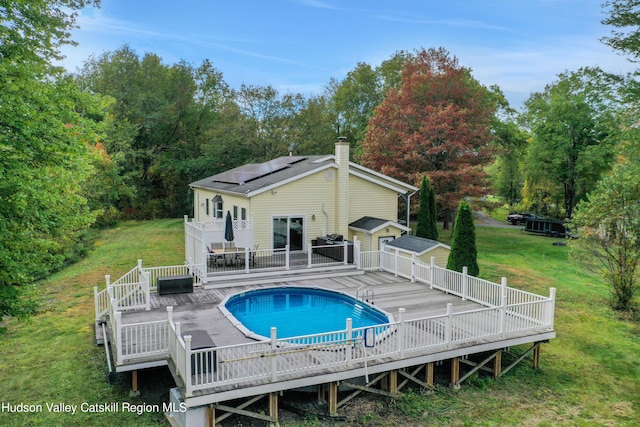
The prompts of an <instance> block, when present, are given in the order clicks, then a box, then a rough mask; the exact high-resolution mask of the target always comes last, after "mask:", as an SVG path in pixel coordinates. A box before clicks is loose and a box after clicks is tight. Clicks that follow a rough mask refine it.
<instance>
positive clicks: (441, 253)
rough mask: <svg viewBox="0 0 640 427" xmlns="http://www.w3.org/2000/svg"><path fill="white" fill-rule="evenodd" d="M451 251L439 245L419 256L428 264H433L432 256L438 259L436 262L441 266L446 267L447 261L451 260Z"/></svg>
mask: <svg viewBox="0 0 640 427" xmlns="http://www.w3.org/2000/svg"><path fill="white" fill-rule="evenodd" d="M449 252H450V250H449V249H447V248H443V247H442V246H438V247H437V248H434V249H432V250H430V251H427V252H425V253H424V254H422V255H420V256H419V257H418V258H419V259H420V260H421V261H422V262H425V263H427V264H431V257H434V258H435V259H436V264H437V265H438V266H439V267H446V266H447V261H448V260H449Z"/></svg>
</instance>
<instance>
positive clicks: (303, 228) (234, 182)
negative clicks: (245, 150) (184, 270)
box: [187, 139, 418, 254]
mask: <svg viewBox="0 0 640 427" xmlns="http://www.w3.org/2000/svg"><path fill="white" fill-rule="evenodd" d="M190 188H191V189H192V190H193V191H194V219H193V223H195V224H202V226H201V228H202V229H203V230H204V229H207V230H209V232H208V234H207V235H206V236H204V237H198V238H195V239H191V241H187V253H188V254H189V253H197V252H200V251H201V250H202V246H203V245H206V246H208V245H210V244H211V243H212V242H214V241H219V242H223V241H224V237H223V234H222V233H223V228H224V217H225V216H226V213H227V212H229V213H230V214H231V216H232V218H233V227H234V237H235V238H234V241H235V244H236V245H237V246H238V247H246V248H256V247H259V248H260V249H282V248H285V246H288V247H289V250H290V251H293V252H295V251H301V252H304V251H305V250H306V249H307V247H308V245H310V244H311V243H312V242H314V241H315V240H316V239H317V238H318V237H321V236H328V235H335V236H333V237H337V240H343V239H344V240H353V238H354V237H359V238H361V241H362V243H363V245H364V247H362V250H378V248H379V245H380V241H384V240H385V239H386V240H390V239H393V238H396V237H399V236H400V235H401V234H402V233H404V232H406V231H407V230H408V228H407V227H406V226H405V225H402V224H401V223H400V222H399V221H398V206H399V200H400V199H402V200H404V202H405V206H406V217H407V219H408V212H409V207H410V205H409V202H410V197H411V195H413V194H415V193H416V192H417V191H418V188H417V187H414V186H413V185H410V184H407V183H404V182H401V181H399V180H397V179H394V178H391V177H389V176H386V175H384V174H381V173H379V172H376V171H374V170H371V169H369V168H366V167H363V166H361V165H359V164H357V163H354V162H351V161H349V144H348V143H347V142H346V141H344V140H342V139H341V140H339V141H338V142H337V143H336V145H335V154H333V155H314V156H292V155H290V156H284V157H279V158H276V159H274V160H270V161H267V162H264V163H259V164H247V165H244V166H240V167H237V168H235V169H231V170H228V171H226V172H222V173H219V174H217V175H213V176H210V177H207V178H204V179H201V180H199V181H196V182H193V183H191V184H190ZM372 221H373V222H372ZM407 222H408V221H407ZM373 223H375V224H379V225H382V226H383V228H379V227H378V226H374V227H373V228H371V224H373ZM363 224H364V225H363ZM190 246H193V247H192V248H190Z"/></svg>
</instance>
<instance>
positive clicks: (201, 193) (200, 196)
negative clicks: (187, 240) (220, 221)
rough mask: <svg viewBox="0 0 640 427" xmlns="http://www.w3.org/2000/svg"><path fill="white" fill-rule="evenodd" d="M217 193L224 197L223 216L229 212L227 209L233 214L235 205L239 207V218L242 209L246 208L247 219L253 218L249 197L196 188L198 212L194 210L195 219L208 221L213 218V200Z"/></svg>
mask: <svg viewBox="0 0 640 427" xmlns="http://www.w3.org/2000/svg"><path fill="white" fill-rule="evenodd" d="M216 195H220V197H222V210H223V217H224V215H226V214H227V211H229V212H231V215H233V207H234V206H237V207H238V219H240V209H241V208H245V209H246V210H247V219H248V220H250V219H251V209H250V208H251V204H250V201H249V199H248V198H246V197H244V196H235V195H231V194H222V193H216V192H214V191H208V190H203V189H200V188H196V189H195V190H194V201H195V204H196V212H194V219H195V221H196V222H207V221H211V220H213V219H214V218H213V202H212V201H211V200H212V199H213V198H214V197H215V196H216ZM206 199H209V215H208V216H207V210H206V209H207V205H206V201H205V200H206Z"/></svg>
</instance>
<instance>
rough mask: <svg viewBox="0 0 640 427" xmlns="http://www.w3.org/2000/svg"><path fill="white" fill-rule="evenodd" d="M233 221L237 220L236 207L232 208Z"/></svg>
mask: <svg viewBox="0 0 640 427" xmlns="http://www.w3.org/2000/svg"><path fill="white" fill-rule="evenodd" d="M233 219H234V220H235V219H238V207H237V206H234V207H233Z"/></svg>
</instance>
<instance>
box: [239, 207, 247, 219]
mask: <svg viewBox="0 0 640 427" xmlns="http://www.w3.org/2000/svg"><path fill="white" fill-rule="evenodd" d="M240 219H241V220H243V221H246V219H247V209H246V208H241V209H240Z"/></svg>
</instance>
